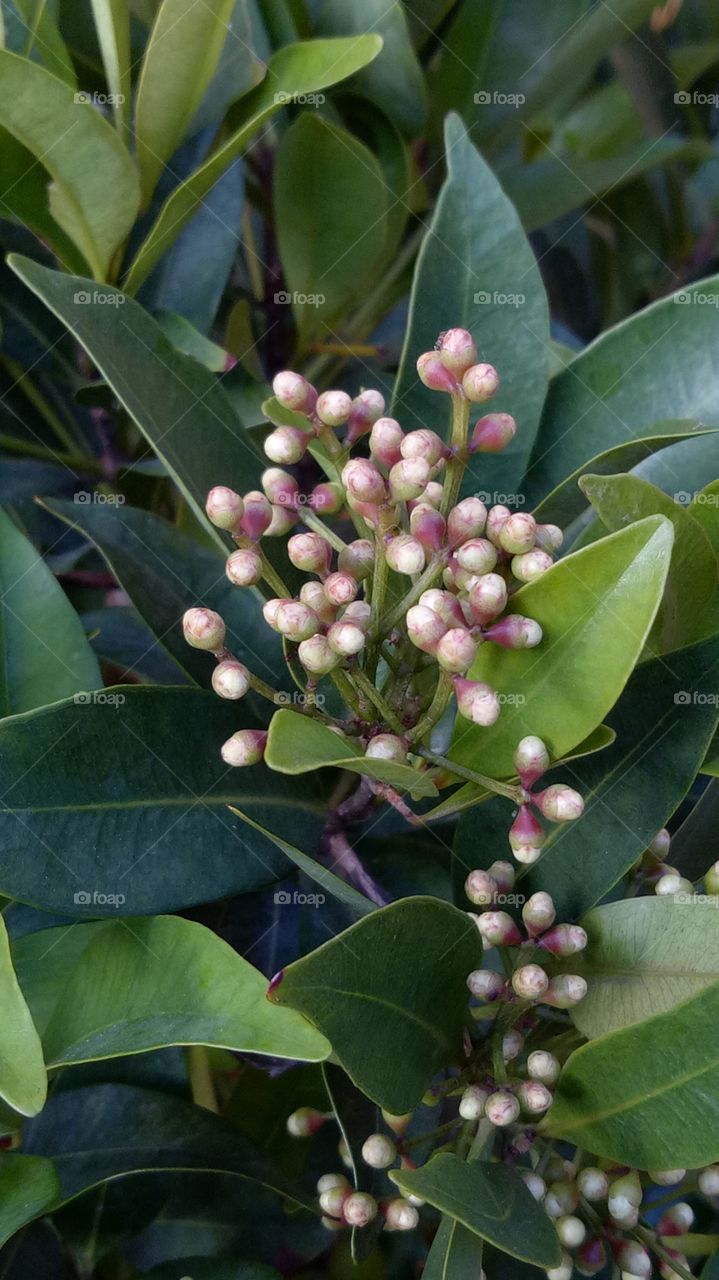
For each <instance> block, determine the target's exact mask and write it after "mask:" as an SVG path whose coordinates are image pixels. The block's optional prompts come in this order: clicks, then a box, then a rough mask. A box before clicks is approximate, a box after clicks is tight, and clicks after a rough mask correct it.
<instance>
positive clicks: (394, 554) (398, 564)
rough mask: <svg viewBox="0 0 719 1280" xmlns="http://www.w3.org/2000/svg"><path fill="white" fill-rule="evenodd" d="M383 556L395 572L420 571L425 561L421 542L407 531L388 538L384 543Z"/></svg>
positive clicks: (408, 572) (410, 572) (409, 572)
mask: <svg viewBox="0 0 719 1280" xmlns="http://www.w3.org/2000/svg"><path fill="white" fill-rule="evenodd" d="M385 556H386V558H387V564H388V565H389V567H390V569H394V571H395V573H407V574H412V573H421V572H422V570H423V569H424V566H425V563H426V558H425V553H424V547H423V546H422V543H421V542H419V541H418V540H417V538H413V537H412V536H411V534H409V533H400V534H398V535H397V537H396V538H389V539H388V541H387V542H386V543H385Z"/></svg>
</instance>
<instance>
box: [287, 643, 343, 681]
mask: <svg viewBox="0 0 719 1280" xmlns="http://www.w3.org/2000/svg"><path fill="white" fill-rule="evenodd" d="M297 656H298V658H299V660H300V662H301V663H302V666H303V667H304V669H305V671H309V673H310V675H313V676H325V675H327V673H328V672H329V671H333V670H334V668H335V667H336V666H337V663H338V662H339V658H338V657H337V654H336V653H333V651H332V649H331V648H330V646H329V641H328V640H327V637H326V636H322V635H314V636H310V637H309V639H308V640H303V641H302V642H301V644H300V646H299V648H298V650H297Z"/></svg>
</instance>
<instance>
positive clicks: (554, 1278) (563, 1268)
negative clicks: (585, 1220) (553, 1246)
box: [545, 1206, 574, 1280]
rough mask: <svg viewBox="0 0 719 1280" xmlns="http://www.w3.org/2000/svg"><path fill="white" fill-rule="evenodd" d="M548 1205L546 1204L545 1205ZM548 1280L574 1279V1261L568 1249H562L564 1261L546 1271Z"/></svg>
mask: <svg viewBox="0 0 719 1280" xmlns="http://www.w3.org/2000/svg"><path fill="white" fill-rule="evenodd" d="M545 1207H546V1206H545ZM545 1275H546V1277H547V1280H572V1276H573V1275H574V1263H573V1261H572V1256H571V1254H569V1253H567V1251H566V1249H562V1261H561V1262H560V1264H559V1266H558V1267H550V1268H549V1270H548V1271H546V1272H545Z"/></svg>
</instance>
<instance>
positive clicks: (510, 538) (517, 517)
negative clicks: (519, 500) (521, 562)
mask: <svg viewBox="0 0 719 1280" xmlns="http://www.w3.org/2000/svg"><path fill="white" fill-rule="evenodd" d="M536 532H537V522H536V520H535V519H534V516H530V514H529V512H528V511H515V512H513V514H512V515H511V516H509V517H508V518H507V519H506V520H505V522H504V524H503V525H502V528H501V529H500V531H499V545H500V546H501V547H502V549H503V550H504V551H508V552H510V553H511V555H519V554H521V553H522V552H524V551H531V549H532V547H533V546H534V535H535V533H536Z"/></svg>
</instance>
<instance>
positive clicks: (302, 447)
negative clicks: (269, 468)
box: [263, 427, 310, 467]
mask: <svg viewBox="0 0 719 1280" xmlns="http://www.w3.org/2000/svg"><path fill="white" fill-rule="evenodd" d="M309 442H310V436H309V434H308V432H306V431H302V429H301V428H300V427H275V430H274V431H271V432H270V434H269V435H268V436H267V437H266V439H265V443H264V445H263V448H264V451H265V453H266V454H267V457H268V458H270V459H271V461H272V462H277V463H279V464H280V466H283V467H291V466H293V465H294V463H295V462H301V461H302V459H303V458H304V456H305V453H306V452H307V446H308V444H309Z"/></svg>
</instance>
